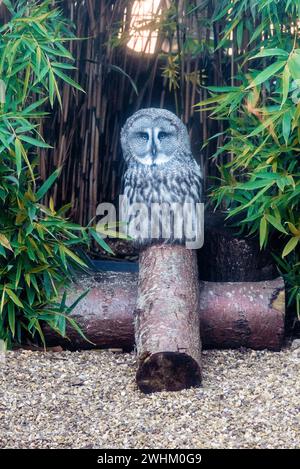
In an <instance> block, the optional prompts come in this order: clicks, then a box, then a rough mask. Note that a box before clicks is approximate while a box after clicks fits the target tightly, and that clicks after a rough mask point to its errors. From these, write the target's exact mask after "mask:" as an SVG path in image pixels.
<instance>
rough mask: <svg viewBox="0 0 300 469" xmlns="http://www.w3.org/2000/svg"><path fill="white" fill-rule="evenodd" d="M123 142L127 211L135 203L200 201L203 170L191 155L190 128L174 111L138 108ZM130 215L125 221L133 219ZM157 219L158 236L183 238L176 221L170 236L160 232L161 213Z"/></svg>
mask: <svg viewBox="0 0 300 469" xmlns="http://www.w3.org/2000/svg"><path fill="white" fill-rule="evenodd" d="M121 145H122V150H123V156H124V159H125V162H126V163H127V169H126V171H125V174H124V177H123V186H124V188H123V193H124V196H125V199H126V200H127V203H128V205H127V212H126V213H127V214H128V213H129V212H128V208H129V211H130V208H131V207H132V206H133V205H136V204H144V205H145V206H146V207H148V208H149V207H151V206H153V204H154V206H155V205H157V204H160V206H162V205H163V207H164V206H165V205H168V204H175V205H176V206H177V204H178V205H180V206H182V205H183V204H184V203H189V204H197V203H200V202H201V197H202V173H201V169H200V167H199V166H198V164H197V163H196V161H195V159H194V157H193V155H192V152H191V147H190V139H189V135H188V132H187V129H186V127H185V125H184V124H183V123H182V122H181V120H180V119H179V118H178V117H177V116H176V115H175V114H173V113H172V112H170V111H168V110H166V109H158V108H149V109H141V110H139V111H137V112H136V113H135V114H133V115H132V116H131V117H130V118H129V119H128V120H127V121H126V123H125V125H124V127H123V129H122V132H121ZM130 216H131V217H132V213H131V215H130ZM130 216H129V217H128V218H127V220H126V221H130ZM147 216H148V215H147ZM157 222H158V224H159V226H160V235H159V236H158V238H159V239H162V238H163V239H164V241H167V242H169V241H183V239H184V236H183V235H178V234H177V235H176V233H174V220H173V225H172V229H171V232H170V233H169V234H168V235H167V236H162V233H161V230H162V223H161V214H160V217H158V218H157V217H156V223H157ZM149 230H150V231H151V229H150V228H149ZM150 231H148V232H147V235H146V236H145V235H144V236H143V235H142V236H138V238H139V239H138V241H139V242H140V243H145V242H149V238H150V237H151V233H150ZM129 234H131V233H129ZM135 238H137V236H135ZM142 238H144V239H142ZM152 238H153V236H152Z"/></svg>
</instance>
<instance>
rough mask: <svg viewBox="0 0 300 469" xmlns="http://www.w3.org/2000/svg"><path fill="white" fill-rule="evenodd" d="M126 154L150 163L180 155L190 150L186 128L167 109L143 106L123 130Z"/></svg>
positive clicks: (162, 162) (153, 163)
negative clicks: (145, 107) (144, 107)
mask: <svg viewBox="0 0 300 469" xmlns="http://www.w3.org/2000/svg"><path fill="white" fill-rule="evenodd" d="M121 144H122V150H123V155H124V158H125V160H126V161H127V163H128V162H129V161H130V160H132V159H134V160H136V161H137V162H138V163H140V164H143V165H148V166H159V165H162V164H165V163H168V162H169V161H170V160H171V159H172V158H174V157H178V155H180V154H181V155H184V154H186V153H187V152H188V153H190V141H189V136H188V132H187V129H186V127H185V125H184V124H183V123H182V122H181V120H180V119H179V118H178V117H177V116H176V115H175V114H173V113H172V112H170V111H167V110H166V109H159V108H148V109H141V110H140V111H137V112H136V113H135V114H133V115H132V116H131V117H130V118H129V119H128V120H127V121H126V123H125V125H124V127H123V129H122V132H121Z"/></svg>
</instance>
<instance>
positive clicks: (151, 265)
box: [134, 245, 201, 393]
mask: <svg viewBox="0 0 300 469" xmlns="http://www.w3.org/2000/svg"><path fill="white" fill-rule="evenodd" d="M139 266H140V270H139V279H138V296H137V304H136V308H135V310H134V325H135V343H136V348H137V356H138V370H137V374H136V381H137V384H138V386H139V388H140V389H141V391H143V392H145V393H149V392H156V391H179V390H181V389H185V388H189V387H192V386H198V385H200V383H201V364H200V363H201V339H200V321H199V285H198V269H197V256H196V252H195V251H193V250H191V249H186V247H185V246H176V245H174V246H172V245H160V246H149V247H147V248H146V249H144V250H143V251H142V252H141V254H140V260H139Z"/></svg>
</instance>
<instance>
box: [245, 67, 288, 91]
mask: <svg viewBox="0 0 300 469" xmlns="http://www.w3.org/2000/svg"><path fill="white" fill-rule="evenodd" d="M285 65H286V62H285V61H278V62H275V63H273V64H272V65H269V67H267V68H266V69H265V70H263V71H262V72H260V73H259V74H258V75H257V76H256V77H255V79H254V80H252V82H251V83H250V85H249V86H247V88H246V90H248V89H249V88H253V87H254V86H258V85H261V84H262V83H264V82H265V81H267V80H269V78H271V77H273V76H274V75H275V74H276V73H277V72H278V71H279V70H280V69H281V68H283V67H284V66H285Z"/></svg>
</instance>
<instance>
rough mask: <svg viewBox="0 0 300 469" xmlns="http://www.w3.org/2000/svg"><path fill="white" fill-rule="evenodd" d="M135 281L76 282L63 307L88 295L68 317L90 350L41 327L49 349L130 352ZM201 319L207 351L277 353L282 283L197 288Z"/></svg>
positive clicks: (110, 275)
mask: <svg viewBox="0 0 300 469" xmlns="http://www.w3.org/2000/svg"><path fill="white" fill-rule="evenodd" d="M137 278H138V276H137V273H127V272H126V273H125V272H104V273H97V274H95V275H94V276H90V277H83V278H81V279H78V282H77V283H76V284H74V286H73V287H72V290H71V291H70V293H69V295H68V298H67V304H69V305H70V304H72V302H74V301H75V299H76V298H77V297H78V296H79V295H80V294H81V293H82V292H83V291H86V290H87V289H89V292H88V294H87V295H86V296H85V297H84V298H83V299H82V300H81V301H80V303H78V305H77V306H76V308H75V309H74V310H73V311H72V317H73V318H75V319H76V321H77V323H78V324H79V326H80V327H81V329H82V330H83V332H84V333H85V334H86V336H87V337H88V338H89V340H91V342H93V343H94V345H91V344H90V343H89V342H86V341H85V340H84V339H83V338H82V337H81V336H80V335H79V334H78V332H76V331H75V330H74V329H73V328H71V327H69V326H68V327H67V336H68V340H67V339H64V338H62V337H61V336H59V335H58V334H56V333H55V332H54V331H53V330H51V329H49V328H47V327H45V328H44V333H45V338H46V342H47V344H48V345H49V346H51V345H52V346H55V345H61V346H63V347H64V348H67V349H70V350H80V349H91V348H121V349H123V350H124V351H130V350H132V349H133V347H134V326H133V311H134V308H135V305H136V300H137ZM199 316H200V327H201V338H202V345H203V348H205V349H208V348H216V349H222V348H240V347H247V348H252V349H254V350H260V349H269V350H275V351H278V350H280V348H281V347H282V343H283V338H284V317H285V290H284V282H283V280H282V278H281V277H279V278H277V279H275V280H270V281H262V282H200V310H199Z"/></svg>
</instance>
